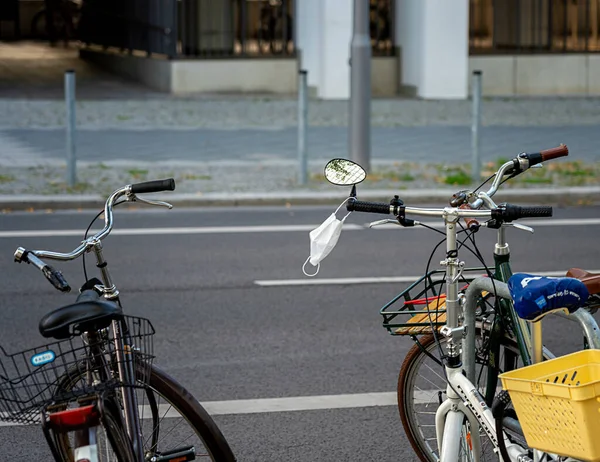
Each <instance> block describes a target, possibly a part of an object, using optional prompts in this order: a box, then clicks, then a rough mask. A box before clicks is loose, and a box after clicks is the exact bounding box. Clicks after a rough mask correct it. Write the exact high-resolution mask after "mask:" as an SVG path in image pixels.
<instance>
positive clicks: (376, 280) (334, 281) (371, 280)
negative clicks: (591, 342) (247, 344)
mask: <svg viewBox="0 0 600 462" xmlns="http://www.w3.org/2000/svg"><path fill="white" fill-rule="evenodd" d="M519 272H520V273H530V274H535V275H537V276H551V277H561V276H564V275H565V274H566V272H567V271H566V270H565V271H519ZM588 272H590V273H600V269H595V270H588ZM483 274H484V272H483V271H482V272H481V274H480V275H476V274H465V275H464V276H465V279H467V280H471V279H474V278H475V277H477V276H481V275H483ZM421 277H423V275H422V274H421V275H419V276H391V277H364V278H360V277H356V278H329V279H328V278H319V279H312V278H308V277H306V278H304V279H265V280H257V281H254V284H256V285H258V286H261V287H285V286H318V285H342V284H385V283H392V282H415V281H416V280H417V279H420V278H421ZM443 278H444V275H443V274H440V275H434V276H432V279H433V280H439V279H443Z"/></svg>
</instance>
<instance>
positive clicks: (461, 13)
mask: <svg viewBox="0 0 600 462" xmlns="http://www.w3.org/2000/svg"><path fill="white" fill-rule="evenodd" d="M396 43H397V44H398V46H399V47H400V53H401V60H402V61H401V64H400V67H401V69H402V75H401V84H402V85H410V86H414V87H415V88H416V91H417V96H419V97H421V98H425V99H463V98H466V97H467V95H468V80H469V76H468V72H469V0H396Z"/></svg>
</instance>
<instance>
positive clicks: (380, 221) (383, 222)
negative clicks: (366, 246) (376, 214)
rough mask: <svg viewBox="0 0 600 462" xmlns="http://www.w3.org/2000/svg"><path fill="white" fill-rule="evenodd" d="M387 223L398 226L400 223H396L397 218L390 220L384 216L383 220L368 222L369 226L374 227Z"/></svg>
mask: <svg viewBox="0 0 600 462" xmlns="http://www.w3.org/2000/svg"><path fill="white" fill-rule="evenodd" d="M387 224H394V225H398V226H400V223H398V220H390V219H389V218H386V219H384V220H377V221H373V222H371V223H369V228H374V227H375V226H380V225H387Z"/></svg>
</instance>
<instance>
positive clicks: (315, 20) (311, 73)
mask: <svg viewBox="0 0 600 462" xmlns="http://www.w3.org/2000/svg"><path fill="white" fill-rule="evenodd" d="M295 3H296V5H302V7H301V9H302V14H301V16H300V17H299V18H298V19H297V20H296V24H297V25H298V26H297V27H298V32H299V35H300V49H301V50H302V53H301V54H302V62H301V63H300V65H301V67H302V68H303V69H305V70H306V71H308V85H309V86H310V87H318V86H319V80H320V60H321V51H320V48H321V7H320V3H321V0H296V2H295Z"/></svg>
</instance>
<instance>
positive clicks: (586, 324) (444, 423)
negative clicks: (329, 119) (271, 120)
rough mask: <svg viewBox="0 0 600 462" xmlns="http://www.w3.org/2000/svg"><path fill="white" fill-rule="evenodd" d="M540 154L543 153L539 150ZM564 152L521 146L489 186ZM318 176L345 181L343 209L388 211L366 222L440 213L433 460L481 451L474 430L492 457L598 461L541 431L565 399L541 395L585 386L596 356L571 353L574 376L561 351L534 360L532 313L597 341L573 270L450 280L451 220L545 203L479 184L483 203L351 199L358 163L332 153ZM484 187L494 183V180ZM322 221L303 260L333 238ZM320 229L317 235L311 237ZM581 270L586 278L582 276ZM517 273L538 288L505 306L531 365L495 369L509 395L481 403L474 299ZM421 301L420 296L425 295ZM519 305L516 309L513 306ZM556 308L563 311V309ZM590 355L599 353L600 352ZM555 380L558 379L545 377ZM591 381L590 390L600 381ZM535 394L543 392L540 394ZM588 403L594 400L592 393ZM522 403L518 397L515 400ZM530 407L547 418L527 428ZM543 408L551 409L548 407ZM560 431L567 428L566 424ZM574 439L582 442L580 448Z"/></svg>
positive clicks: (513, 214)
mask: <svg viewBox="0 0 600 462" xmlns="http://www.w3.org/2000/svg"><path fill="white" fill-rule="evenodd" d="M544 153H549V154H548V155H546V156H544ZM567 153H568V150H567V148H566V146H561V147H559V148H555V149H554V150H549V151H542V153H534V154H521V155H520V156H519V157H517V158H516V159H514V160H513V161H511V162H510V163H507V164H506V165H505V166H503V167H502V168H504V170H503V169H502V168H501V170H500V171H499V172H500V175H499V177H497V178H496V179H495V182H494V184H495V189H497V186H498V185H499V184H500V182H501V181H502V179H503V175H504V174H505V173H509V172H507V169H508V168H509V165H508V164H510V165H512V168H513V170H515V169H520V171H524V170H526V169H528V168H529V167H531V166H533V165H534V164H536V163H540V162H542V161H544V160H549V159H552V158H555V157H560V156H562V155H567ZM505 167H506V168H505ZM513 174H514V171H513ZM325 175H326V178H327V179H328V180H329V181H330V182H332V183H333V184H337V185H352V186H353V189H352V193H351V196H350V198H349V199H348V201H347V205H346V208H347V210H348V211H358V212H368V213H377V214H387V215H394V217H395V219H394V220H387V219H386V220H379V221H376V222H373V223H371V225H370V226H377V225H380V224H388V223H395V224H399V225H402V226H415V225H420V224H422V223H420V222H418V221H416V220H412V219H409V218H407V217H408V216H410V215H412V216H425V217H435V218H441V219H442V220H443V221H444V226H445V237H446V239H445V242H446V257H445V259H444V260H443V261H442V262H441V265H442V266H443V267H444V268H445V270H444V273H445V274H444V276H445V285H446V288H445V294H439V295H438V296H437V297H436V298H437V299H438V300H439V299H440V298H441V299H443V302H444V306H445V310H444V317H443V318H437V319H433V317H432V315H431V314H430V315H429V319H428V320H427V322H428V323H429V324H430V325H431V332H432V333H433V335H434V337H435V339H436V344H437V346H438V347H439V349H440V358H441V362H442V365H443V369H442V371H443V372H442V373H443V379H444V380H445V383H446V389H445V393H443V394H442V393H440V394H439V396H437V397H435V398H437V399H439V400H440V403H439V406H437V409H436V411H435V431H436V435H435V439H436V442H437V455H436V458H437V457H439V460H440V461H441V462H454V461H459V460H461V461H476V462H478V461H479V460H480V458H481V454H482V448H483V445H482V439H483V438H485V439H487V440H489V441H490V442H491V446H492V448H493V452H494V453H495V454H497V455H496V457H498V455H500V457H501V459H500V460H504V461H506V462H508V461H514V462H529V461H534V460H535V461H536V462H541V461H546V460H561V461H568V460H579V459H581V460H600V449H599V451H598V459H596V458H595V455H594V454H595V453H591V452H590V451H591V450H590V449H589V443H590V442H589V441H583V442H581V444H580V443H579V442H578V443H577V444H578V446H577V448H571V447H569V446H568V445H566V444H565V443H564V442H560V443H559V444H555V442H554V441H552V438H549V437H548V436H547V435H548V434H553V433H552V431H549V430H548V428H550V427H552V426H553V425H554V427H556V425H555V422H558V426H559V427H560V426H561V425H562V422H563V420H564V419H562V416H560V415H558V414H560V413H559V412H558V411H556V409H557V407H556V406H561V405H563V407H564V408H565V409H566V408H567V407H569V406H570V405H571V404H572V403H561V402H559V404H556V405H553V406H547V405H546V404H547V403H548V402H549V400H550V399H554V400H556V399H559V400H560V399H561V398H560V396H559V397H558V398H557V397H554V396H550V394H552V393H554V394H556V393H558V394H559V395H560V394H561V393H563V394H564V392H565V389H569V387H582V389H583V387H586V390H587V389H588V388H589V387H590V386H591V387H592V388H593V385H594V384H593V383H592V382H593V380H592V378H593V377H592V378H589V377H588V376H590V374H587V375H586V374H585V373H584V372H583V370H584V369H586V368H587V367H588V366H589V362H590V361H593V360H594V358H596V357H595V356H593V355H594V354H596V353H600V352H599V351H596V350H586V351H582V352H578V353H576V354H575V355H579V356H577V357H576V358H575V359H574V360H575V361H576V364H577V367H578V368H579V370H580V371H581V372H579V375H578V376H577V373H575V372H577V371H575V370H570V372H565V361H569V359H565V358H557V359H552V360H549V361H544V362H543V363H542V360H543V358H544V356H547V355H546V354H545V352H544V349H543V346H542V340H541V324H540V323H539V321H540V320H541V319H542V317H543V316H545V315H546V314H549V313H553V312H554V313H561V314H562V315H563V316H566V317H569V318H571V319H573V320H575V321H577V322H578V323H579V324H580V325H581V328H582V330H583V332H584V335H585V337H586V339H587V342H588V345H590V346H592V348H599V347H600V336H599V335H598V332H599V329H598V326H597V324H596V322H595V320H594V319H593V317H592V316H591V315H590V314H589V313H588V312H583V310H578V308H579V307H580V306H582V305H583V303H584V302H585V301H586V299H587V297H588V295H589V294H588V290H587V288H586V285H585V284H584V283H583V282H581V281H579V280H578V279H575V278H541V277H536V276H531V277H529V278H525V277H523V276H520V275H515V276H514V277H513V278H511V279H512V280H509V284H506V283H505V282H502V281H499V280H496V279H494V278H490V277H479V278H476V279H474V280H473V281H472V282H470V283H469V285H468V288H467V289H466V291H465V290H461V286H460V285H459V281H460V280H461V278H462V277H463V271H464V269H465V268H464V262H462V261H460V260H459V258H458V250H459V245H458V240H457V233H458V230H459V229H460V223H459V222H460V220H462V219H487V220H489V222H488V223H490V222H491V223H493V224H494V226H490V227H497V226H501V225H502V224H508V223H511V222H513V221H515V220H518V219H520V218H528V217H544V216H551V215H552V208H551V207H519V206H514V205H510V204H502V205H500V206H497V205H496V204H495V203H494V202H493V201H492V200H491V198H490V197H489V195H488V194H486V193H483V192H481V193H479V195H478V196H474V197H472V199H473V202H471V206H475V205H477V206H481V205H484V206H488V207H490V208H489V209H473V208H470V207H466V208H460V207H444V208H420V207H407V206H405V205H404V204H403V202H402V201H401V200H399V198H398V197H397V196H396V197H395V198H394V199H392V200H391V201H390V203H389V204H385V203H372V202H364V201H359V200H357V199H356V184H357V183H359V182H360V181H362V180H363V179H364V178H365V177H366V172H364V170H363V169H362V168H361V167H360V166H358V165H357V164H355V163H353V162H351V161H348V160H345V159H334V160H332V161H330V162H329V163H328V165H327V167H326V168H325ZM492 189H494V186H493V187H492ZM495 189H494V192H495ZM477 200H479V203H476V201H477ZM342 222H343V221H342ZM342 222H340V223H342ZM325 224H327V226H325V227H323V226H322V227H319V228H318V230H319V232H315V233H314V234H312V233H311V234H312V235H311V258H310V261H311V263H312V264H313V265H316V264H318V262H319V261H320V260H322V259H323V258H324V257H325V256H326V255H327V254H328V253H329V252H330V251H331V250H332V248H333V246H335V243H336V242H337V236H339V230H341V224H338V225H336V223H335V221H334V220H333V221H332V220H329V221H328V222H326V223H324V225H325ZM332 230H333V231H332ZM336 230H337V233H336ZM315 231H316V230H315ZM323 236H324V238H322V239H320V237H323ZM307 261H308V260H307ZM527 279H528V280H527ZM587 279H588V280H589V279H590V278H589V275H588V278H587ZM596 279H597V278H596ZM523 280H526V282H525V284H527V283H528V282H531V281H533V282H532V286H533V285H538V286H540V287H541V289H540V288H538V289H537V291H536V290H529V291H526V292H525V293H523V294H519V304H520V305H519V306H520V307H521V309H516V310H515V311H516V312H517V314H518V315H519V316H520V317H521V318H522V319H524V320H526V321H531V323H530V324H529V327H527V325H528V324H527V323H524V325H525V329H526V333H527V335H528V336H530V337H529V340H530V341H529V343H530V356H531V361H530V363H531V364H533V365H531V366H527V367H523V368H520V369H516V370H514V371H509V372H505V373H504V374H502V375H501V376H500V377H501V379H502V381H503V384H504V385H505V388H506V387H508V389H509V390H510V393H511V395H510V396H509V394H508V393H506V392H502V391H500V390H496V391H497V392H496V393H495V398H494V403H493V405H492V406H490V405H489V403H487V402H486V399H485V397H484V396H483V395H482V392H481V390H480V388H479V386H478V385H477V383H478V382H477V378H476V377H475V370H476V369H475V361H476V358H475V355H474V354H473V351H474V349H475V348H474V345H475V341H476V337H477V336H480V335H481V334H480V333H478V332H480V331H481V329H482V328H481V326H478V325H476V323H477V322H478V319H477V315H476V311H477V310H478V309H479V307H480V304H481V299H482V297H483V296H484V295H485V296H488V295H489V294H491V295H492V296H494V297H496V299H505V300H513V298H514V297H513V295H515V293H516V292H518V290H517V289H518V284H519V283H520V282H522V281H523ZM511 284H512V285H511ZM594 284H595V283H594ZM565 287H566V288H567V289H565ZM511 291H512V293H511ZM540 297H542V298H540ZM426 300H427V301H429V299H428V298H427V295H426ZM515 300H516V299H515ZM544 304H545V305H544ZM511 306H512V304H511ZM523 306H525V307H526V309H523V308H522V307H523ZM515 308H516V307H515ZM557 309H560V310H557ZM565 310H566V312H564V311H565ZM435 316H436V317H437V316H438V312H436V315H435ZM442 319H443V323H442V324H443V325H441V326H440V320H442ZM534 321H535V322H534ZM434 324H436V325H437V326H439V327H440V329H439V330H438V329H437V328H434V327H433V326H434ZM442 341H443V342H442ZM442 343H444V344H445V352H442V351H441V348H442V346H441V345H442ZM597 360H598V361H599V362H600V357H598V358H597ZM537 363H540V364H537ZM540 367H542V370H540ZM599 367H600V366H599ZM573 374H574V375H573ZM563 375H564V376H565V377H566V376H567V375H569V377H567V378H563ZM571 375H572V376H573V377H571ZM592 375H593V374H592ZM584 376H585V377H584ZM576 377H577V378H576ZM598 377H599V380H598V382H599V383H600V371H598ZM559 380H560V381H562V383H559V384H557V383H554V382H557V381H559ZM515 383H516V384H517V385H515ZM523 384H525V385H523ZM551 385H556V386H557V387H559V388H560V387H562V389H560V390H558V392H556V391H552V390H550V391H548V389H549V387H550V386H551ZM519 387H520V388H521V389H519ZM523 387H525V388H527V389H528V390H533V392H532V391H527V390H526V391H524V392H523V391H522V388H523ZM597 388H598V389H599V391H598V394H599V395H600V385H599V386H598V387H597ZM543 389H545V391H544V390H543ZM540 390H542V391H540ZM561 390H562V391H561ZM536 393H537V395H536ZM548 393H550V394H548ZM513 394H514V396H519V394H521V395H525V398H523V399H521V398H522V396H519V399H516V400H514V403H513V404H514V407H515V410H516V413H515V412H514V410H510V412H507V407H508V405H509V404H510V397H512V395H513ZM534 395H535V396H534ZM588 395H589V393H588ZM531 396H533V402H534V403H535V404H533V408H534V411H531V409H527V410H526V411H523V409H524V407H523V405H522V402H524V401H525V402H527V401H528V400H529V401H532V399H530V397H531ZM540 396H541V397H543V398H542V399H541V401H540V400H536V398H539V397H540ZM429 399H433V397H429ZM544 399H546V400H545V401H544ZM588 399H592V400H596V396H595V395H593V396H592V398H589V396H588ZM488 401H489V400H488ZM598 402H600V399H599V400H598ZM527 405H528V404H527V403H526V405H525V406H527ZM597 407H598V406H596V408H594V410H595V412H596V415H598V409H597ZM550 408H551V409H550ZM532 412H533V413H534V414H535V412H537V413H538V414H539V415H540V416H542V417H543V419H545V420H546V421H547V422H546V423H547V425H546V426H544V425H541V426H540V425H539V422H537V424H538V425H537V427H535V425H532V423H533V424H535V422H531V421H532V420H533V419H532V418H531V417H529V414H531V413H532ZM549 412H552V413H557V412H558V413H557V414H556V415H552V416H550V415H549V414H548V413H549ZM528 413H529V414H528ZM577 415H579V414H577ZM523 417H524V418H523ZM571 420H573V419H571ZM597 420H600V419H597ZM571 426H573V424H571ZM578 426H581V425H576V427H578ZM534 427H535V428H534ZM554 427H552V428H554ZM576 429H577V428H576ZM540 433H542V435H540ZM555 433H556V432H555ZM569 435H571V434H570V433H569ZM482 437H483V438H482ZM569 438H571V436H569ZM554 439H556V438H554ZM588 439H589V438H588ZM578 441H579V440H578ZM581 448H584V449H583V450H582V449H581ZM588 454H592V456H591V457H592V458H590V457H587V455H588ZM573 457H577V458H578V459H574V458H573Z"/></svg>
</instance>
